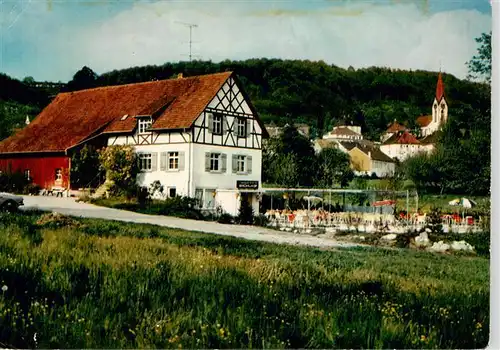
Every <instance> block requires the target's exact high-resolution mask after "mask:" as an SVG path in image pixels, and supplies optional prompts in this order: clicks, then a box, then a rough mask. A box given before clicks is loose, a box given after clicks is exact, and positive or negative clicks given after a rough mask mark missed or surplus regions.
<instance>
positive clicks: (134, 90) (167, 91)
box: [0, 72, 232, 153]
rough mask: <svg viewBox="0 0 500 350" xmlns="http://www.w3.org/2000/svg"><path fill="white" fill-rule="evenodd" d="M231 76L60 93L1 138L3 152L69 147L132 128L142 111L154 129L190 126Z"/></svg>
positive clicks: (43, 150)
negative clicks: (6, 136)
mask: <svg viewBox="0 0 500 350" xmlns="http://www.w3.org/2000/svg"><path fill="white" fill-rule="evenodd" d="M231 75H232V72H224V73H217V74H210V75H203V76H196V77H189V78H181V79H170V80H159V81H152V82H145V83H136V84H126V85H116V86H106V87H98V88H94V89H87V90H80V91H74V92H66V93H60V94H58V95H57V96H56V98H55V99H54V100H53V101H52V102H51V103H50V104H49V105H48V106H47V107H46V108H45V109H44V110H43V111H42V112H41V113H40V114H39V115H38V116H37V117H36V118H35V119H34V120H33V121H32V122H31V123H30V124H29V125H27V126H26V127H25V128H24V129H22V130H21V131H19V132H18V133H16V134H15V135H13V136H11V137H9V138H7V139H6V140H4V141H2V142H0V153H20V152H57V151H65V150H67V149H68V148H71V147H72V146H74V145H76V144H78V143H80V142H82V141H84V140H85V139H87V138H88V137H90V136H93V135H95V134H96V133H99V132H106V133H115V132H131V131H133V130H134V128H135V126H136V119H135V118H134V117H135V116H141V115H154V116H155V121H154V123H153V125H152V129H182V128H189V127H191V125H192V124H193V122H194V121H195V120H196V118H197V117H198V116H199V115H200V113H201V112H202V111H203V109H204V108H205V107H206V106H207V105H208V103H209V102H210V101H211V100H212V98H213V97H214V96H215V95H216V93H217V92H218V91H219V89H220V88H221V87H222V85H223V84H224V83H225V82H226V80H227V79H228V78H229V77H230V76H231ZM125 115H127V117H124V116H125Z"/></svg>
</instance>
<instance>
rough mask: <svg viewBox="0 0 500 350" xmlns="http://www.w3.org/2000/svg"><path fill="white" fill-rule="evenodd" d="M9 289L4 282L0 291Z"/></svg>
mask: <svg viewBox="0 0 500 350" xmlns="http://www.w3.org/2000/svg"><path fill="white" fill-rule="evenodd" d="M8 290H9V287H7V286H6V285H5V284H4V285H3V286H2V292H6V291H8Z"/></svg>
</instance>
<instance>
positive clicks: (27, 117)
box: [25, 116, 30, 125]
mask: <svg viewBox="0 0 500 350" xmlns="http://www.w3.org/2000/svg"><path fill="white" fill-rule="evenodd" d="M25 123H26V125H29V123H30V117H29V116H26V121H25Z"/></svg>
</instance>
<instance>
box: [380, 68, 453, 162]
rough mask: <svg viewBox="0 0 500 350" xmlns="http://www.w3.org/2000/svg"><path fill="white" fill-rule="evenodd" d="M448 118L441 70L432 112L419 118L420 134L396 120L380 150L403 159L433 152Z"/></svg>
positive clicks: (383, 139)
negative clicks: (412, 132) (414, 133)
mask: <svg viewBox="0 0 500 350" xmlns="http://www.w3.org/2000/svg"><path fill="white" fill-rule="evenodd" d="M447 120H448V103H447V101H446V97H445V93H444V83H443V77H442V75H441V72H439V75H438V80H437V84H436V94H435V96H434V101H433V103H432V114H431V115H423V116H420V117H418V118H417V120H416V123H417V125H418V126H419V128H420V130H419V134H418V135H413V134H411V131H410V130H409V129H408V128H407V127H406V126H405V125H403V124H400V123H398V122H397V121H394V122H393V123H392V124H390V125H389V127H388V129H387V130H386V132H385V133H384V134H383V135H382V136H381V138H380V141H381V143H382V144H381V146H380V150H381V151H382V152H384V153H385V154H387V155H388V156H390V157H392V158H396V159H398V160H399V161H403V160H405V159H407V158H409V157H412V156H415V155H417V154H419V153H422V152H427V153H429V152H432V150H433V149H434V145H435V143H436V140H437V136H438V135H439V132H440V130H441V129H442V127H443V125H444V124H446V122H447Z"/></svg>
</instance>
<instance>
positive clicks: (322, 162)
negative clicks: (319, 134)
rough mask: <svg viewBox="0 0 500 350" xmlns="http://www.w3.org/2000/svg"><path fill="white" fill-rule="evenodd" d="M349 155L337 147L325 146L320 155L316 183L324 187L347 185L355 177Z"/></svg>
mask: <svg viewBox="0 0 500 350" xmlns="http://www.w3.org/2000/svg"><path fill="white" fill-rule="evenodd" d="M349 164H350V162H349V156H348V155H347V154H345V153H343V152H341V151H339V150H337V149H335V148H325V149H323V150H322V151H321V152H320V154H319V155H318V160H317V169H318V172H317V179H316V183H317V185H319V186H324V187H335V185H337V184H338V185H340V187H346V186H347V185H348V184H349V182H350V181H351V180H352V179H353V177H354V173H353V171H352V169H351V167H350V165H349Z"/></svg>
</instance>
